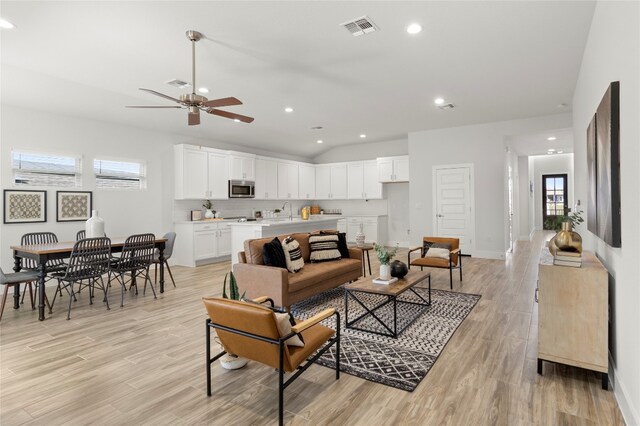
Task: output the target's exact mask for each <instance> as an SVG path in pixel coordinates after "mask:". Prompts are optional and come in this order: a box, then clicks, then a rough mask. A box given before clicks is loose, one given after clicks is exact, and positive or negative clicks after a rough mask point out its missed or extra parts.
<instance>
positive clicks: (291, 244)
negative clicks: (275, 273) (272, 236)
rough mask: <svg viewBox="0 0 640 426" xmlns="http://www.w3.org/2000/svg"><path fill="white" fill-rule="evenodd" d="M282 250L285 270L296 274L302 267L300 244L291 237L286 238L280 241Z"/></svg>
mask: <svg viewBox="0 0 640 426" xmlns="http://www.w3.org/2000/svg"><path fill="white" fill-rule="evenodd" d="M282 249H283V250H284V258H285V260H286V261H287V269H288V270H289V272H298V271H299V270H300V269H302V268H303V267H304V259H303V258H302V251H300V244H299V243H298V242H297V241H296V240H294V239H293V238H291V237H287V238H285V239H284V240H283V241H282Z"/></svg>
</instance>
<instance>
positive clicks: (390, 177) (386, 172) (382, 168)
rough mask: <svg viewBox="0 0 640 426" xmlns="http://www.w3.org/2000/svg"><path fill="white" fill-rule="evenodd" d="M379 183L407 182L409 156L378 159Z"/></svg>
mask: <svg viewBox="0 0 640 426" xmlns="http://www.w3.org/2000/svg"><path fill="white" fill-rule="evenodd" d="M376 161H377V165H378V181H379V182H408V181H409V156H408V155H403V156H399V157H384V158H378V159H377V160H376Z"/></svg>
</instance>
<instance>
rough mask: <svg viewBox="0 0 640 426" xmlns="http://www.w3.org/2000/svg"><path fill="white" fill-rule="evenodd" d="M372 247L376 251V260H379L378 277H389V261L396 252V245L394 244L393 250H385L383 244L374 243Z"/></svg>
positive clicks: (385, 278) (384, 278) (386, 278)
mask: <svg viewBox="0 0 640 426" xmlns="http://www.w3.org/2000/svg"><path fill="white" fill-rule="evenodd" d="M373 249H374V250H375V251H376V256H378V261H379V262H380V278H381V279H383V280H388V279H391V268H390V266H389V262H391V259H393V256H395V255H396V253H397V252H398V245H397V244H396V246H395V248H394V249H393V250H387V249H386V247H385V246H382V245H379V244H376V243H374V244H373Z"/></svg>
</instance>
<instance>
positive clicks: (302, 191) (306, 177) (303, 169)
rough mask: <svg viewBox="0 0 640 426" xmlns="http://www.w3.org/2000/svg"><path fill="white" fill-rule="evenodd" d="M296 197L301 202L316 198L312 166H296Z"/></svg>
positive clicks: (314, 176) (314, 171) (314, 174)
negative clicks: (297, 179)
mask: <svg viewBox="0 0 640 426" xmlns="http://www.w3.org/2000/svg"><path fill="white" fill-rule="evenodd" d="M298 178H299V181H298V196H299V197H300V199H301V200H313V199H315V198H316V168H315V167H314V166H313V165H312V164H299V165H298Z"/></svg>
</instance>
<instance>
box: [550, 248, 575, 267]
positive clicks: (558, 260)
mask: <svg viewBox="0 0 640 426" xmlns="http://www.w3.org/2000/svg"><path fill="white" fill-rule="evenodd" d="M553 264H554V265H560V266H571V267H573V268H580V267H581V266H582V254H581V253H578V252H577V251H562V250H558V251H557V252H556V255H555V257H554V258H553Z"/></svg>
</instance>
